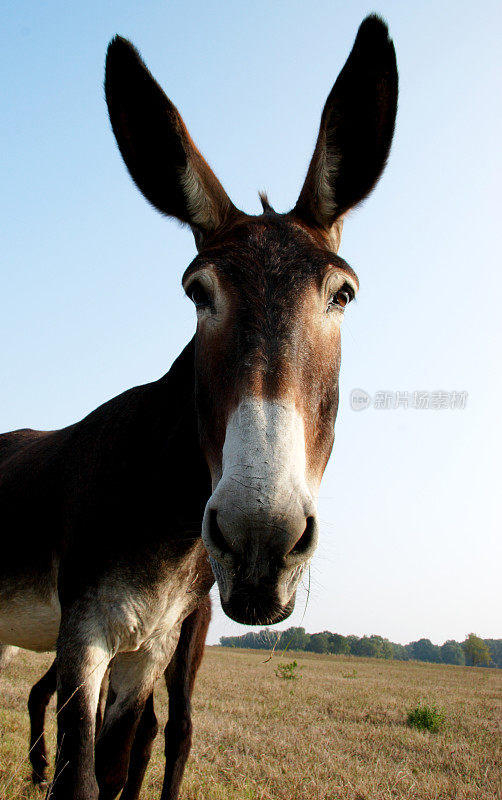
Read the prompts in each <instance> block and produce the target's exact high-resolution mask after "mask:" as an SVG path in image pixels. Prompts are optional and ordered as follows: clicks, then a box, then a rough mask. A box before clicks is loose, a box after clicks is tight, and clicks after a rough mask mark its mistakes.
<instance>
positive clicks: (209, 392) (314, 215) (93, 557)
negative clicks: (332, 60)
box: [0, 16, 398, 800]
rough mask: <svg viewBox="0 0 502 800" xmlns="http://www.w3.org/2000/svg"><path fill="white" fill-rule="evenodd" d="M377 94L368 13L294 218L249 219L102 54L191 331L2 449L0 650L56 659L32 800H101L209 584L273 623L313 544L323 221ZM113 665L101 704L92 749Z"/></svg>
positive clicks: (390, 77)
mask: <svg viewBox="0 0 502 800" xmlns="http://www.w3.org/2000/svg"><path fill="white" fill-rule="evenodd" d="M397 82H398V81H397V68H396V60H395V52H394V47H393V44H392V42H391V40H390V39H389V36H388V30H387V27H386V25H385V24H384V22H383V21H382V20H380V19H379V18H378V17H375V16H370V17H368V18H366V19H365V20H364V21H363V23H362V24H361V26H360V28H359V31H358V34H357V37H356V40H355V43H354V45H353V48H352V51H351V53H350V55H349V57H348V60H347V62H346V64H345V66H344V67H343V69H342V71H341V73H340V75H339V76H338V78H337V80H336V83H335V85H334V87H333V89H332V91H331V93H330V95H329V97H328V99H327V102H326V105H325V108H324V111H323V113H322V117H321V124H320V130H319V135H318V139H317V143H316V146H315V150H314V154H313V157H312V161H311V163H310V166H309V168H308V172H307V176H306V179H305V183H304V185H303V188H302V190H301V192H300V196H299V198H298V201H297V203H296V205H295V206H294V208H293V210H292V211H290V212H289V213H286V214H279V213H276V212H275V211H274V210H273V208H272V207H271V206H270V204H269V203H268V201H267V200H266V198H265V197H263V198H262V204H263V213H262V214H260V215H258V216H250V215H247V214H245V213H244V212H242V211H239V210H238V209H237V208H236V207H235V206H234V204H233V203H232V202H231V200H230V199H229V197H228V196H227V194H226V193H225V191H224V189H223V187H222V186H221V184H220V183H219V181H218V180H217V178H216V176H215V175H214V173H213V172H212V171H211V169H210V168H209V166H208V165H207V163H206V162H205V160H204V159H203V157H202V155H201V154H200V152H199V151H198V150H197V148H196V147H195V145H194V143H193V141H192V139H191V138H190V136H189V134H188V132H187V129H186V127H185V125H184V123H183V121H182V119H181V116H180V115H179V113H178V111H177V109H176V108H175V106H174V105H173V104H172V103H171V101H170V100H169V99H168V98H167V97H166V96H165V94H164V93H163V91H162V90H161V89H160V87H159V86H158V84H157V83H156V82H155V80H154V79H153V77H152V76H151V74H150V73H149V72H148V70H147V68H146V66H145V65H144V63H143V62H142V60H141V58H140V56H139V54H138V53H137V52H136V50H135V49H134V47H133V46H132V45H131V44H130V43H129V42H127V41H126V40H124V39H122V38H120V37H116V38H115V39H114V40H113V41H112V42H111V43H110V46H109V48H108V54H107V63H106V78H105V92H106V100H107V104H108V110H109V115H110V120H111V124H112V128H113V131H114V134H115V138H116V140H117V143H118V146H119V149H120V152H121V154H122V157H123V159H124V161H125V164H126V166H127V168H128V170H129V172H130V174H131V176H132V178H133V180H134V181H135V183H136V185H137V186H138V188H139V189H140V190H141V192H142V193H143V194H144V196H145V197H146V199H147V200H148V201H149V202H150V203H151V204H152V205H153V206H154V207H155V208H157V209H158V210H159V211H160V212H161V213H163V214H166V215H168V216H173V217H176V218H177V219H178V220H180V221H181V222H184V223H186V224H187V225H189V226H190V227H191V229H192V231H193V233H194V237H195V242H196V245H197V249H198V254H197V256H196V257H195V259H194V260H193V261H192V263H191V264H190V265H189V266H188V268H187V269H186V271H185V273H184V276H183V281H182V282H183V286H184V289H185V291H186V293H187V295H188V296H189V297H190V298H191V299H192V301H193V303H194V305H195V307H196V314H197V330H196V333H195V336H194V338H193V339H192V340H191V342H190V343H189V344H188V345H187V346H186V348H185V349H184V350H183V352H182V353H181V355H180V356H179V357H178V358H177V359H176V361H175V362H174V364H173V365H172V367H171V369H170V370H169V372H168V373H167V374H166V375H165V376H164V377H163V378H160V380H158V381H155V382H153V383H150V384H147V385H145V386H139V387H136V388H134V389H131V390H129V391H127V392H125V393H123V394H121V395H119V396H118V397H116V398H115V399H113V400H111V401H109V402H108V403H105V404H104V405H103V406H101V407H100V408H98V409H97V410H96V411H94V412H92V413H91V414H90V415H89V416H87V417H86V418H85V419H83V420H82V421H81V422H78V423H76V424H75V425H71V426H69V427H68V428H64V429H62V430H59V431H52V432H37V431H31V430H24V431H18V432H15V433H13V434H7V435H6V438H5V440H4V449H5V454H4V458H3V462H2V477H1V482H0V508H1V514H2V527H3V531H4V535H3V537H2V560H1V564H0V577H1V582H0V586H1V590H0V592H1V593H0V641H1V642H3V643H5V644H11V645H18V646H22V647H26V648H31V649H35V650H36V649H38V650H49V649H52V648H54V647H56V645H57V691H58V710H59V714H58V749H59V764H60V769H59V770H58V772H57V775H56V779H55V781H54V782H53V786H52V787H51V797H52V798H53V800H63V798H64V800H68V798H72V800H96V798H98V795H99V798H100V800H108V799H109V798H113V797H115V796H116V794H117V793H118V791H119V790H120V788H121V787H122V786H123V785H124V783H125V780H126V776H127V772H126V766H127V759H128V757H129V754H130V751H131V746H132V742H133V739H134V735H135V731H136V729H137V726H138V724H139V720H140V718H141V714H142V712H143V708H144V706H145V703H146V701H147V699H148V697H149V696H150V693H151V690H152V686H153V683H154V680H155V679H156V677H157V676H158V675H159V673H160V672H161V671H162V670H163V669H164V667H165V664H166V663H168V662H169V661H170V659H171V658H172V655H173V652H174V650H175V648H176V643H177V641H178V638H179V632H180V628H181V625H182V622H183V620H184V619H185V618H186V617H187V616H189V614H190V613H191V612H192V611H193V610H194V609H195V608H196V607H197V605H198V604H199V603H200V601H201V599H202V598H203V597H204V596H205V595H206V594H207V593H208V591H209V589H210V587H211V585H212V583H213V580H214V578H213V575H214V577H215V578H216V580H217V583H218V588H219V592H220V598H221V603H222V606H223V609H224V611H225V612H226V613H227V614H228V615H229V616H230V617H231V618H233V619H235V620H237V621H239V622H243V623H246V624H260V625H269V624H273V623H275V622H279V621H281V620H283V619H286V618H287V616H288V615H289V614H290V613H291V612H292V610H293V607H294V602H295V594H296V590H297V587H298V584H299V581H300V579H301V576H302V574H303V572H304V570H305V568H306V567H307V565H308V564H309V562H310V560H311V558H312V556H313V553H314V551H315V548H316V545H317V541H318V519H317V511H316V501H317V495H318V491H319V485H320V481H321V477H322V475H323V472H324V469H325V466H326V463H327V461H328V458H329V455H330V452H331V449H332V445H333V440H334V423H335V417H336V413H337V408H338V373H339V367H340V327H341V322H342V318H343V314H344V309H345V308H346V306H347V305H348V304H349V303H350V301H351V300H352V298H353V297H354V295H355V293H356V291H357V289H358V280H357V277H356V275H355V273H354V271H353V270H352V269H351V267H350V266H349V265H348V264H347V263H346V262H345V261H344V260H343V259H341V258H340V257H339V256H338V255H337V251H338V247H339V243H340V236H341V230H342V221H343V218H344V216H345V214H346V213H347V212H348V211H349V210H350V209H351V208H353V207H354V206H356V205H357V204H358V203H359V202H360V201H361V200H363V199H364V198H365V197H366V196H367V195H368V194H369V193H370V191H371V190H372V188H373V187H374V186H375V184H376V182H377V180H378V178H379V176H380V174H381V172H382V170H383V168H384V166H385V163H386V160H387V157H388V154H389V150H390V145H391V141H392V136H393V131H394V122H395V115H396V106H397ZM112 658H113V664H112V667H111V671H110V687H111V690H112V691H113V693H114V695H115V697H116V699H115V702H114V703H113V705H111V706H109V707H108V709H107V711H106V713H105V719H104V721H103V725H102V727H101V730H100V732H99V736H98V737H97V741H96V756H95V716H96V709H97V705H98V697H99V689H100V686H101V682H102V679H103V676H104V674H105V672H106V670H107V667H108V664H109V662H110V661H111V660H112ZM117 764H121V765H123V766H122V769H118V768H116V766H115V765H117ZM110 765H113V768H112V769H110Z"/></svg>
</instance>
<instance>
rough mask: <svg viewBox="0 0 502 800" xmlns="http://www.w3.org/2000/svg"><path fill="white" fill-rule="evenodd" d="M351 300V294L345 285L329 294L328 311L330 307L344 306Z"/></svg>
mask: <svg viewBox="0 0 502 800" xmlns="http://www.w3.org/2000/svg"><path fill="white" fill-rule="evenodd" d="M351 300H352V294H351V292H350V291H349V290H348V288H346V287H345V286H344V287H342V288H341V289H339V290H338V291H337V292H335V293H334V294H332V295H331V297H330V299H329V303H328V311H330V310H331V309H332V308H345V306H348V304H349V303H350V301H351Z"/></svg>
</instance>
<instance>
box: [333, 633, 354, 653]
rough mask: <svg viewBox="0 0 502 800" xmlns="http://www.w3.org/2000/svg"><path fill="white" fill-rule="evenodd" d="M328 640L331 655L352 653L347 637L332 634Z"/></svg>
mask: <svg viewBox="0 0 502 800" xmlns="http://www.w3.org/2000/svg"><path fill="white" fill-rule="evenodd" d="M328 640H329V645H328V647H329V650H328V652H329V653H334V654H335V655H341V654H342V653H343V654H347V653H350V646H349V642H348V639H347V637H346V636H342V635H341V634H340V633H330V634H329V636H328Z"/></svg>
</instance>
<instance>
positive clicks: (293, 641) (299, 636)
mask: <svg viewBox="0 0 502 800" xmlns="http://www.w3.org/2000/svg"><path fill="white" fill-rule="evenodd" d="M309 639H310V635H309V634H308V633H305V628H288V629H287V630H285V631H283V633H282V634H281V639H280V642H279V647H280V648H281V650H284V649H285V648H286V647H287V649H288V650H306V649H307V645H308V643H309Z"/></svg>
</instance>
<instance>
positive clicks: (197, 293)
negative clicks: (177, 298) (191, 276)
mask: <svg viewBox="0 0 502 800" xmlns="http://www.w3.org/2000/svg"><path fill="white" fill-rule="evenodd" d="M187 294H188V296H189V298H190V300H191V301H192V302H193V303H194V305H195V307H196V308H207V307H209V306H212V304H213V303H212V300H211V298H210V296H209V294H208V292H207V291H206V289H204V287H203V285H202V284H201V283H199V281H194V282H193V283H192V285H191V286H189V288H188V292H187Z"/></svg>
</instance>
